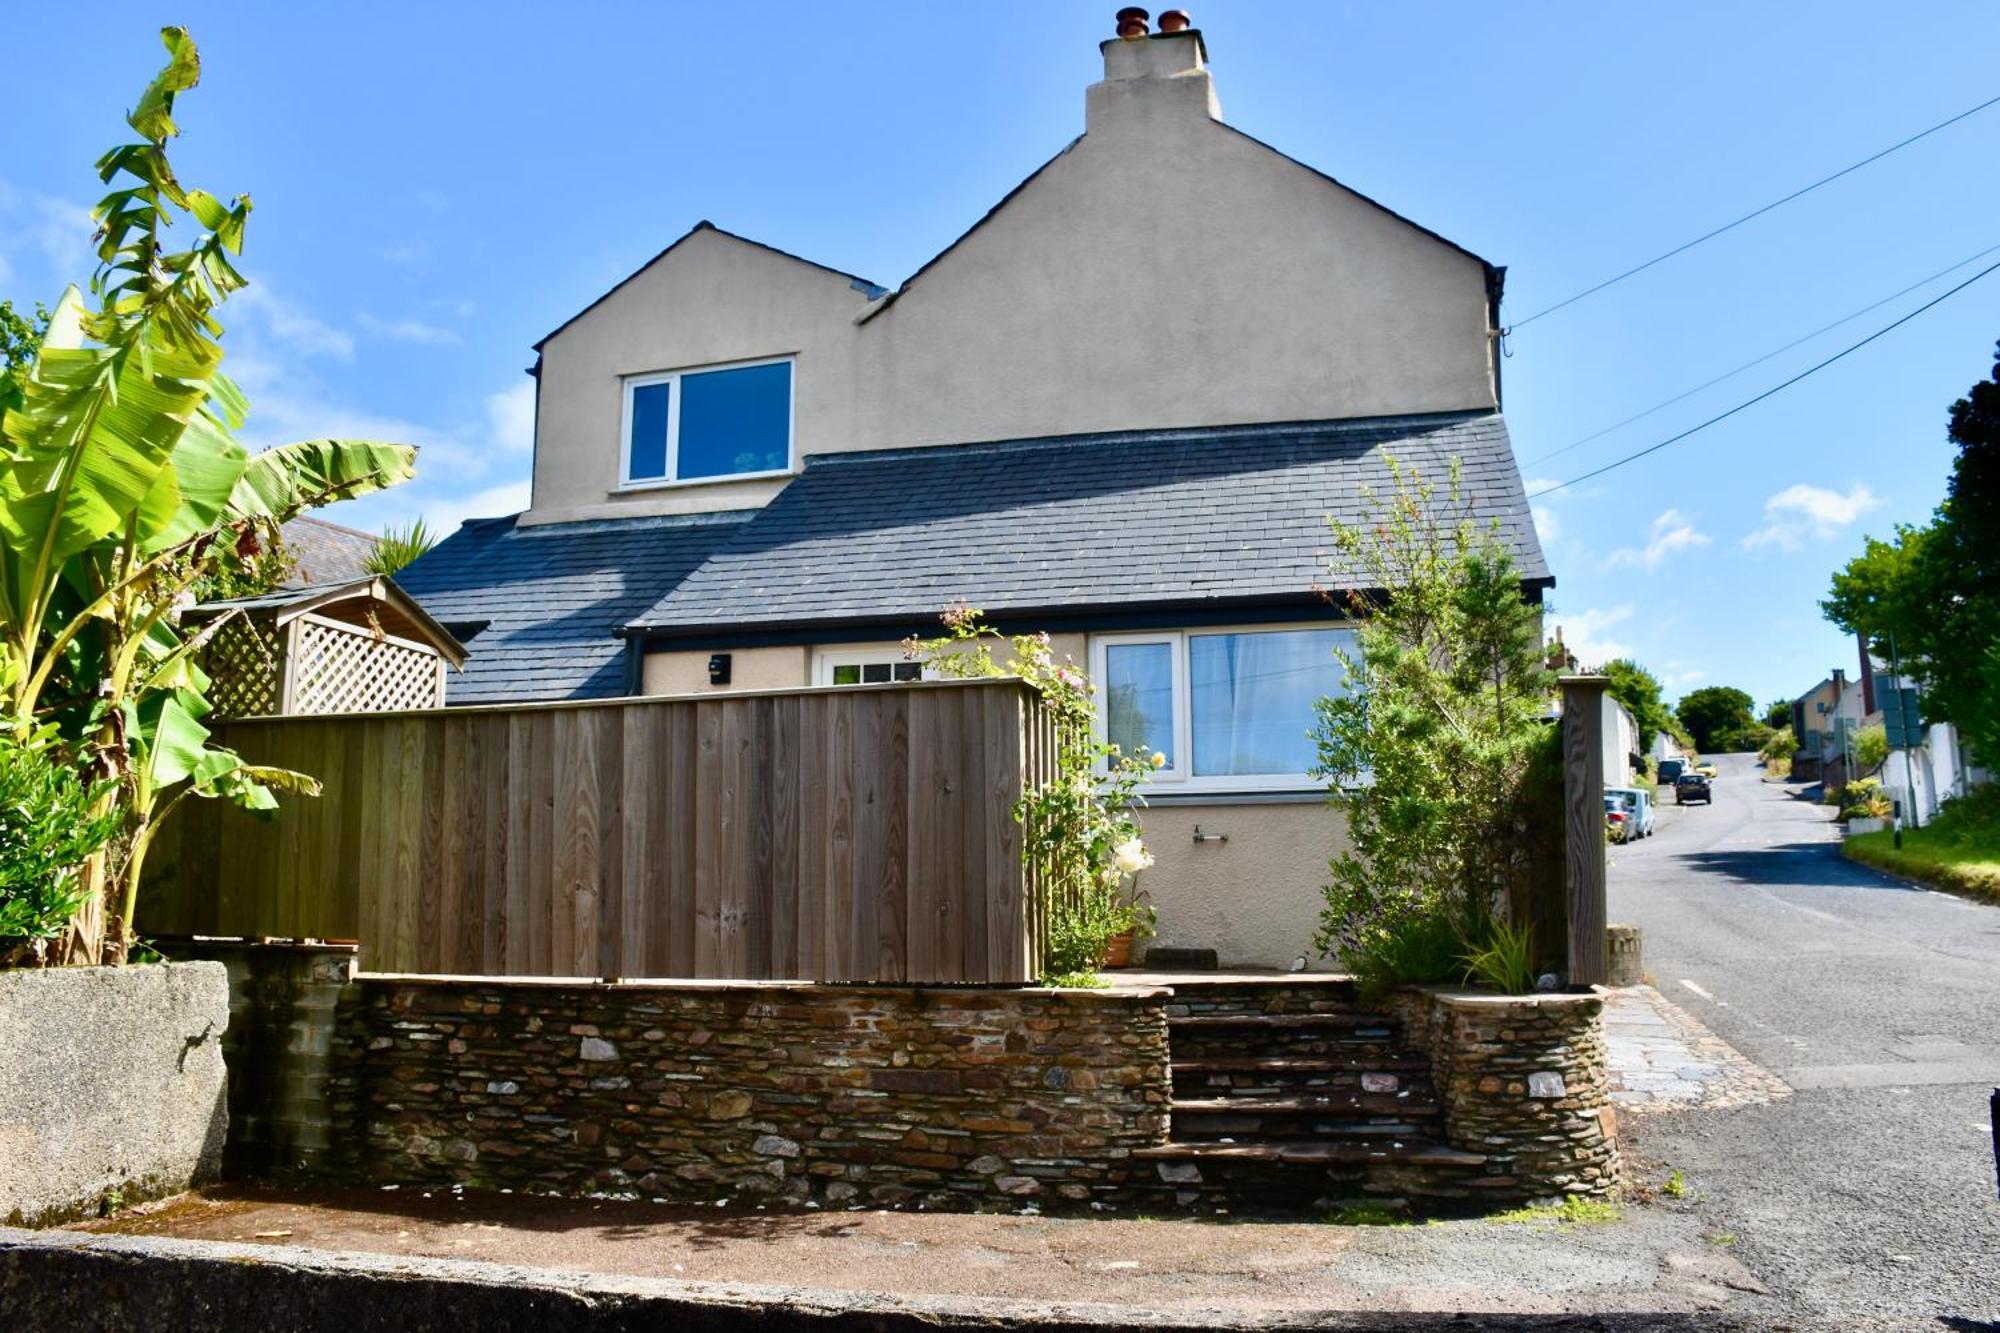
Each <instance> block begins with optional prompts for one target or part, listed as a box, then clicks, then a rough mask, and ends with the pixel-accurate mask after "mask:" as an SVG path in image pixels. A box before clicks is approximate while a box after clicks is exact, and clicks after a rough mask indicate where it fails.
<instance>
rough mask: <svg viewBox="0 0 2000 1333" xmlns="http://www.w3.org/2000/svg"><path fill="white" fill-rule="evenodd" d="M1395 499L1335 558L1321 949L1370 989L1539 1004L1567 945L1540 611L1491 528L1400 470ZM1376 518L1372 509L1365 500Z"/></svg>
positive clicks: (1340, 529)
mask: <svg viewBox="0 0 2000 1333" xmlns="http://www.w3.org/2000/svg"><path fill="white" fill-rule="evenodd" d="M1389 470H1390V473H1391V475H1392V476H1393V477H1394V479H1395V482H1396V494H1395V495H1394V496H1393V497H1389V498H1387V499H1386V500H1384V501H1381V502H1379V503H1377V505H1376V512H1377V515H1378V517H1377V519H1376V521H1375V522H1374V523H1373V524H1371V525H1369V526H1367V527H1365V528H1360V527H1348V526H1346V525H1343V524H1340V523H1335V524H1334V525H1333V531H1334V540H1335V544H1336V548H1337V551H1338V553H1339V557H1340V565H1341V567H1340V568H1339V569H1338V570H1337V571H1336V572H1337V573H1338V575H1339V576H1340V578H1341V580H1342V582H1344V583H1345V584H1347V585H1348V586H1349V587H1360V588H1366V589H1370V590H1371V591H1368V592H1357V593H1353V594H1350V596H1349V609H1350V610H1351V611H1352V613H1353V615H1354V617H1355V619H1356V620H1357V621H1359V622H1360V627H1359V631H1358V635H1357V637H1358V647H1359V653H1358V655H1349V654H1348V653H1346V652H1340V654H1339V656H1340V658H1341V661H1342V664H1343V665H1344V666H1345V667H1346V668H1347V685H1348V689H1347V692H1346V693H1345V694H1344V695H1343V696H1342V697H1340V698H1334V699H1323V700H1321V701H1320V703H1319V721H1318V726H1317V729H1316V732H1315V738H1316V740H1317V741H1318V745H1319V757H1320V763H1319V772H1320V774H1321V775H1322V776H1324V777H1326V778H1327V779H1329V782H1330V786H1331V798H1332V800H1333V802H1334V803H1335V804H1337V805H1340V806H1342V807H1343V808H1344V809H1345V810H1346V812H1347V816H1348V837H1349V841H1350V843H1351V849H1350V850H1348V851H1346V852H1343V853H1342V854H1341V855H1340V856H1338V857H1336V858H1335V859H1334V861H1333V863H1332V872H1333V873H1332V882H1331V883H1329V884H1328V885H1327V886H1326V889H1325V894H1326V908H1325V910H1324V911H1323V912H1322V913H1321V917H1320V930H1319V935H1318V945H1319V948H1320V950H1321V952H1322V953H1325V954H1328V955H1332V956H1336V957H1338V958H1339V959H1340V961H1341V962H1342V964H1343V965H1344V966H1345V967H1347V968H1348V970H1350V971H1351V972H1353V973H1354V974H1355V977H1356V979H1357V980H1358V981H1359V982H1360V983H1361V985H1362V987H1363V989H1364V990H1366V991H1370V992H1379V991H1381V990H1382V989H1384V988H1386V987H1389V986H1392V985H1397V984H1404V983H1436V982H1452V981H1460V980H1465V979H1468V978H1472V979H1476V980H1480V981H1483V982H1485V983H1486V984H1489V985H1494V986H1497V987H1499V988H1502V989H1509V990H1524V989H1529V988H1531V987H1532V985H1533V982H1534V979H1535V977H1536V976H1537V975H1539V969H1540V967H1541V965H1542V964H1543V963H1545V962H1546V961H1548V959H1549V957H1550V955H1551V953H1552V952H1553V951H1552V949H1548V948H1544V947H1541V946H1542V944H1543V943H1547V942H1552V941H1553V939H1554V938H1556V937H1557V936H1558V935H1559V933H1560V929H1561V922H1560V918H1559V917H1556V918H1555V919H1554V920H1553V921H1548V920H1545V918H1547V917H1549V916H1551V915H1552V912H1553V910H1554V904H1555V903H1556V902H1559V901H1560V894H1561V891H1562V882H1563V881H1562V856H1563V820H1562V770H1561V763H1560V754H1559V739H1560V738H1559V734H1558V729H1557V728H1555V727H1554V726H1552V725H1550V722H1549V720H1548V719H1549V717H1550V714H1551V702H1552V699H1553V693H1554V688H1555V678H1554V675H1553V673H1552V672H1551V671H1550V670H1549V668H1548V665H1547V663H1546V661H1545V659H1544V655H1543V650H1542V642H1541V610H1540V608H1539V607H1538V606H1536V605H1535V604H1534V603H1532V602H1530V601H1528V600H1527V599H1526V598H1525V597H1524V596H1523V593H1522V587H1521V576H1520V574H1519V572H1518V571H1517V570H1516V569H1515V567H1514V562H1513V558H1512V557H1511V555H1509V553H1508V552H1507V550H1506V548H1505V547H1504V546H1503V545H1502V544H1501V542H1500V540H1499V536H1498V533H1497V530H1496V529H1495V528H1494V527H1493V526H1491V525H1489V526H1486V527H1481V526H1479V525H1477V524H1475V523H1474V522H1473V521H1472V519H1471V516H1470V506H1469V504H1468V503H1467V502H1466V501H1465V500H1464V499H1463V498H1462V497H1461V494H1460V487H1459V477H1458V469H1457V465H1456V462H1454V464H1453V467H1452V470H1451V475H1450V483H1449V489H1448V491H1447V493H1446V495H1445V496H1444V497H1442V498H1440V497H1439V496H1438V495H1437V493H1436V491H1435V489H1434V488H1433V487H1432V486H1431V485H1430V483H1428V482H1427V481H1426V480H1425V479H1424V478H1423V477H1422V476H1421V474H1419V473H1417V472H1415V471H1409V470H1405V469H1404V468H1403V467H1401V466H1400V465H1399V464H1398V463H1397V462H1396V461H1395V460H1394V459H1390V460H1389ZM1369 498H1370V499H1371V500H1372V499H1373V497H1372V496H1371V497H1369Z"/></svg>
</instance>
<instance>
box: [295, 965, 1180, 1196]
mask: <svg viewBox="0 0 2000 1333" xmlns="http://www.w3.org/2000/svg"><path fill="white" fill-rule="evenodd" d="M1166 998H1167V992H1165V991H1161V990H1153V991H1095V992H1093V991H1048V990H1027V989H983V988H982V989H972V988H967V989H963V990H960V989H920V988H896V987H860V986H856V987H842V986H823V985H798V984H786V983H742V984H732V983H707V984H701V983H693V984H690V983H675V984H648V983H641V982H635V983H609V984H601V983H587V982H576V981H547V980H529V979H519V978H513V979H505V980H503V979H497V978H451V979H441V978H425V977H391V976H362V977H360V978H359V979H357V980H356V981H355V982H354V983H353V984H351V985H349V986H347V987H346V988H345V989H344V991H343V993H342V995H341V999H340V1007H339V1015H338V1021H337V1031H336V1035H335V1039H334V1043H333V1049H332V1052H331V1060H332V1067H333V1071H334V1072H333V1078H332V1080H331V1093H330V1096H331V1106H330V1113H331V1118H332V1121H333V1125H334V1135H335V1139H336V1141H337V1142H338V1143H339V1144H340V1151H339V1154H338V1158H337V1160H336V1161H334V1162H330V1163H329V1165H330V1166H332V1167H333V1168H334V1169H336V1170H338V1171H340V1172H341V1173H342V1174H344V1175H346V1176H348V1177H349V1178H359V1179H365V1180H369V1181H373V1182H377V1183H383V1184H389V1183H410V1184H453V1183H461V1184H465V1185H469V1186H477V1187H485V1188H505V1189H515V1190H523V1191H540V1192H547V1193H561V1194H588V1193H593V1192H605V1193H615V1194H633V1195H638V1196H640V1197H647V1198H664V1199H675V1200H699V1201H703V1202H711V1201H720V1200H732V1201H734V1202H737V1203H752V1202H761V1201H769V1202H774V1203H778V1202H782V1203H788V1204H793V1205H802V1204H805V1203H807V1202H813V1203H816V1204H819V1205H821V1206H827V1207H842V1206H851V1205H872V1206H878V1207H879V1206H889V1207H923V1208H940V1209H967V1208H972V1209H980V1208H986V1209H995V1208H1007V1209H1019V1208H1021V1207H1023V1206H1024V1205H1030V1204H1032V1205H1035V1206H1037V1207H1040V1208H1044V1209H1047V1210H1051V1211H1055V1210H1065V1211H1078V1210H1084V1209H1088V1208H1089V1207H1090V1206H1091V1205H1092V1204H1096V1205H1098V1206H1100V1207H1110V1206H1113V1205H1116V1204H1119V1203H1122V1202H1124V1201H1126V1200H1127V1199H1128V1198H1129V1197H1131V1189H1130V1186H1131V1184H1132V1183H1133V1181H1134V1179H1135V1178H1137V1177H1140V1176H1144V1177H1147V1178H1148V1179H1149V1178H1150V1173H1149V1172H1147V1171H1145V1170H1143V1169H1142V1168H1141V1167H1140V1164H1138V1163H1134V1162H1132V1161H1131V1153H1132V1151H1133V1150H1134V1149H1135V1148H1141V1147H1147V1146H1151V1145H1154V1144H1158V1143H1162V1142H1164V1141H1165V1139H1166V1135H1167V1108H1168V1101H1169V1092H1168V1058H1167V1057H1168V1052H1167V1027H1166V1016H1165V1000H1166Z"/></svg>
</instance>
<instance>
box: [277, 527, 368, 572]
mask: <svg viewBox="0 0 2000 1333" xmlns="http://www.w3.org/2000/svg"><path fill="white" fill-rule="evenodd" d="M284 537H285V549H286V550H288V551H290V552H291V555H292V559H293V561H294V564H293V566H292V572H291V573H290V574H289V575H287V576H286V578H285V581H284V583H283V584H282V585H280V586H282V587H286V588H306V587H311V586H312V585H314V584H317V583H351V582H353V581H354V580H355V579H365V578H367V577H369V574H368V563H367V562H368V557H369V556H370V555H373V554H374V552H375V538H374V537H373V536H371V535H370V534H368V533H366V532H357V531H356V530H355V529H353V528H344V527H342V526H341V525H340V524H338V523H329V522H327V521H326V520H325V519H323V518H311V517H308V516H307V515H304V514H301V515H299V516H298V517H297V518H295V519H292V520H291V521H290V522H288V523H286V524H285V527H284Z"/></svg>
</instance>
